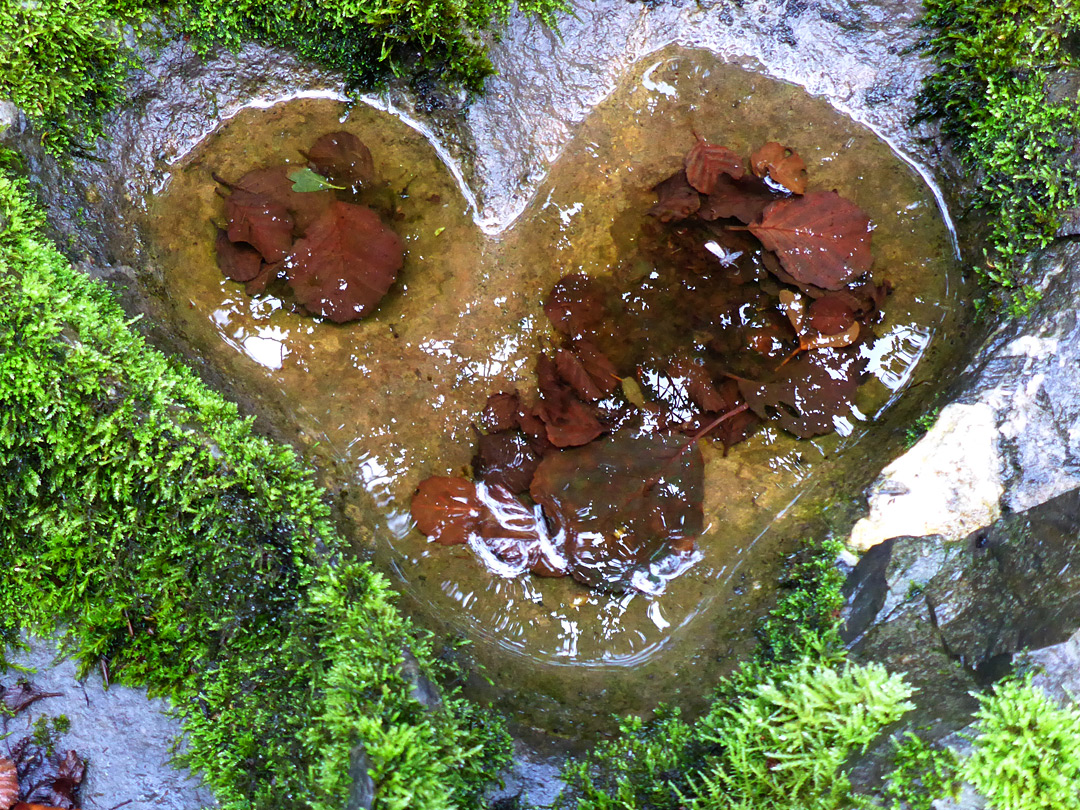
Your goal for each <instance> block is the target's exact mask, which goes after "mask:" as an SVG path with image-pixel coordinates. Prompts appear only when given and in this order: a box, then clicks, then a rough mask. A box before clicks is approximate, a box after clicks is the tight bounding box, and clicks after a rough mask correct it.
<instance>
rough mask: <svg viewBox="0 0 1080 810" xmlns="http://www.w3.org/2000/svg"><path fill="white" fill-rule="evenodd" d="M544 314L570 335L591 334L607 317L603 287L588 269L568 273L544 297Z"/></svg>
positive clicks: (554, 324)
mask: <svg viewBox="0 0 1080 810" xmlns="http://www.w3.org/2000/svg"><path fill="white" fill-rule="evenodd" d="M544 314H545V315H547V316H548V320H550V321H551V325H552V326H553V327H555V330H556V331H558V332H561V333H562V334H564V335H566V336H568V337H571V338H574V337H579V336H581V335H583V334H588V333H589V332H591V331H592V330H593V329H595V328H596V325H597V324H598V323H600V321H601V320H603V318H604V293H603V290H602V288H601V286H600V284H599V283H598V282H597V281H596V280H595V279H593V278H592V277H591V276H588V275H586V274H585V273H570V274H569V275H565V276H563V277H562V278H560V279H559V280H558V281H557V282H555V286H554V287H552V288H551V292H550V293H548V296H547V298H545V299H544Z"/></svg>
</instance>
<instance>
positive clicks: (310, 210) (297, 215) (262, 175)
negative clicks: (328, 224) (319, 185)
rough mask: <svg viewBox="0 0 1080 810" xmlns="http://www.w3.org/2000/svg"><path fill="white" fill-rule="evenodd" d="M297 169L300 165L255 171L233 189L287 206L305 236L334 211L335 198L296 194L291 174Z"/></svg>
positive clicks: (319, 193) (322, 193)
mask: <svg viewBox="0 0 1080 810" xmlns="http://www.w3.org/2000/svg"><path fill="white" fill-rule="evenodd" d="M297 168H298V167H297V166H296V165H291V166H288V165H287V166H273V167H271V168H269V169H255V170H253V171H250V172H248V173H247V174H245V175H244V176H243V177H241V178H240V179H239V180H237V181H236V183H235V184H233V185H232V187H233V188H239V189H243V190H244V191H248V192H251V193H252V194H261V195H263V196H265V197H267V198H268V199H270V200H271V201H272V202H276V203H278V204H279V205H283V206H285V208H286V209H287V210H288V211H289V213H290V214H292V216H293V221H294V222H295V226H296V230H298V231H299V232H300V233H301V234H302V233H304V232H305V231H306V230H307V229H308V228H310V227H311V223H313V222H314V221H315V220H317V219H318V218H319V217H320V216H322V214H323V212H324V211H326V209H327V208H329V207H330V203H332V202H333V201H334V195H333V193H332V192H330V191H306V192H305V191H293V181H292V180H291V179H290V178H289V173H290V172H295V171H296V170H297Z"/></svg>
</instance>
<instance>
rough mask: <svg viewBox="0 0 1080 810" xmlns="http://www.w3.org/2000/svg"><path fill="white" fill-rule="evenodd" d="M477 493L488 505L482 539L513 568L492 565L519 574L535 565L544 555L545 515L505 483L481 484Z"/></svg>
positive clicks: (497, 570)
mask: <svg viewBox="0 0 1080 810" xmlns="http://www.w3.org/2000/svg"><path fill="white" fill-rule="evenodd" d="M477 494H478V495H479V497H480V499H481V502H482V503H483V504H484V507H485V508H484V516H483V519H482V521H481V524H480V543H481V544H482V546H483V547H484V548H485V549H486V550H487V551H489V552H490V553H491V555H492V556H493V557H494V558H495V559H496V560H498V561H500V562H502V563H505V564H506V565H507V566H509V570H507V569H502V570H500V568H499V567H498V566H490V567H492V568H494V569H495V570H496V572H498V573H501V574H503V576H515V575H517V574H520V573H522V572H524V571H526V570H528V569H529V568H531V567H532V566H533V564H534V563H535V562H536V560H537V559H539V557H540V538H541V535H542V534H543V535H546V534H547V527H546V526H545V525H544V523H543V519H542V518H541V517H539V516H538V515H537V514H536V512H535V511H534V510H533V509H530V508H529V507H527V506H525V505H524V504H523V503H521V501H519V500H518V499H517V498H516V497H514V494H513V493H512V492H510V491H509V490H508V489H506V488H505V487H501V486H499V485H497V484H496V485H487V484H481V485H480V486H478V487H477ZM474 548H475V546H474ZM481 559H483V556H482V557H481ZM485 562H490V561H488V560H485Z"/></svg>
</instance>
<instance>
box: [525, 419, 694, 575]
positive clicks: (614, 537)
mask: <svg viewBox="0 0 1080 810" xmlns="http://www.w3.org/2000/svg"><path fill="white" fill-rule="evenodd" d="M530 492H531V494H532V497H533V499H534V500H535V501H536V502H537V503H539V504H541V505H543V507H544V514H545V515H546V516H547V518H548V520H549V521H551V523H552V524H553V525H554V527H555V528H556V530H557V531H561V532H565V536H566V551H567V557H568V558H569V566H570V573H571V574H572V575H573V576H574V578H575V579H578V580H579V581H581V582H584V583H585V584H588V585H592V586H596V587H607V588H615V589H619V588H623V587H626V586H628V585H629V584H630V582H631V580H632V578H633V575H634V573H635V571H642V570H643V569H644V568H645V567H647V566H648V564H649V563H650V562H651V561H655V560H656V559H658V558H660V557H662V556H664V555H665V554H670V553H674V552H677V551H681V550H682V549H684V548H685V546H686V545H687V544H688V543H689V545H691V546H692V541H693V538H695V537H696V536H697V535H698V534H700V532H701V530H702V526H703V521H704V518H703V514H702V506H701V504H702V499H703V497H704V463H703V461H702V458H701V452H700V451H699V450H698V449H697V446H696V445H695V446H692V447H690V448H689V449H687V445H686V441H685V440H683V439H681V438H678V437H675V436H669V435H660V434H655V433H654V434H644V435H637V434H634V433H631V432H628V431H622V432H620V433H617V434H613V435H612V436H609V437H607V438H605V439H603V440H602V441H598V442H594V443H592V444H589V445H587V446H585V447H580V448H577V449H574V450H565V451H563V452H561V453H553V454H551V455H549V456H547V457H546V458H545V459H544V460H543V461H542V462H541V463H540V466H539V468H538V469H537V471H536V475H535V476H534V477H533V483H532V486H531V487H530Z"/></svg>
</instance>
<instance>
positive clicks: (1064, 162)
mask: <svg viewBox="0 0 1080 810" xmlns="http://www.w3.org/2000/svg"><path fill="white" fill-rule="evenodd" d="M924 5H925V7H926V14H925V15H924V17H923V18H922V20H921V21H920V25H921V26H922V27H924V28H926V29H927V34H926V35H925V36H924V37H923V39H922V40H921V42H920V44H919V47H920V48H921V49H922V50H924V51H925V52H926V53H927V54H929V55H930V56H931V57H932V58H933V59H934V60H935V62H936V63H937V65H938V70H937V72H936V73H934V74H932V75H931V76H929V77H928V78H927V79H926V81H925V82H924V84H923V88H922V91H921V92H920V94H919V97H918V102H919V114H918V118H919V119H937V120H938V121H940V123H941V129H942V132H943V134H944V135H945V136H946V137H948V138H950V139H951V140H952V141H953V143H954V144H955V147H956V151H957V154H958V155H959V156H960V159H961V160H962V161H963V163H964V164H965V165H966V166H967V167H968V168H970V169H971V170H972V171H973V172H974V175H975V177H974V180H975V182H973V183H972V184H971V186H972V189H973V191H972V196H971V199H970V201H969V202H970V205H971V206H972V207H973V208H975V209H981V210H983V211H985V212H986V216H987V219H988V220H989V240H988V241H989V250H988V251H987V253H986V256H985V259H984V262H983V265H982V266H981V267H980V268H978V270H979V272H980V273H981V275H982V276H983V278H984V279H985V280H986V281H987V282H989V283H990V284H991V285H993V287H994V289H993V290H992V292H993V293H994V297H995V298H997V299H998V300H999V302H1002V303H1008V304H1009V306H1010V307H1011V309H1012V311H1013V312H1014V313H1015V314H1022V313H1023V312H1024V311H1025V310H1026V309H1027V307H1028V306H1030V304H1031V303H1032V302H1033V300H1034V298H1035V296H1036V295H1037V294H1036V292H1035V288H1034V286H1033V285H1034V284H1036V283H1037V282H1038V281H1039V279H1035V278H1031V277H1030V276H1029V275H1028V274H1026V273H1025V265H1024V259H1025V256H1026V255H1027V254H1028V253H1030V252H1031V251H1032V250H1035V249H1037V248H1040V247H1045V246H1046V245H1047V244H1049V242H1050V241H1051V239H1052V238H1053V237H1054V235H1055V233H1056V232H1057V230H1058V228H1059V226H1060V225H1061V223H1062V218H1063V215H1065V214H1066V212H1068V211H1070V209H1075V208H1076V207H1077V206H1078V205H1080V186H1078V184H1077V180H1076V175H1077V164H1076V162H1075V161H1076V152H1075V144H1076V142H1077V139H1078V137H1080V106H1078V105H1077V103H1076V102H1077V98H1076V93H1077V90H1076V89H1075V88H1073V89H1072V90H1069V91H1068V92H1067V94H1066V95H1065V96H1064V97H1056V96H1055V93H1058V92H1060V90H1059V89H1056V88H1055V85H1056V83H1057V82H1058V81H1060V80H1061V79H1063V78H1064V79H1068V77H1069V76H1070V75H1074V74H1070V71H1075V70H1076V67H1077V60H1076V52H1075V45H1074V44H1073V38H1074V37H1075V35H1076V34H1077V32H1078V31H1080V8H1078V7H1077V4H1076V3H1075V2H1072V0H924Z"/></svg>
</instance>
